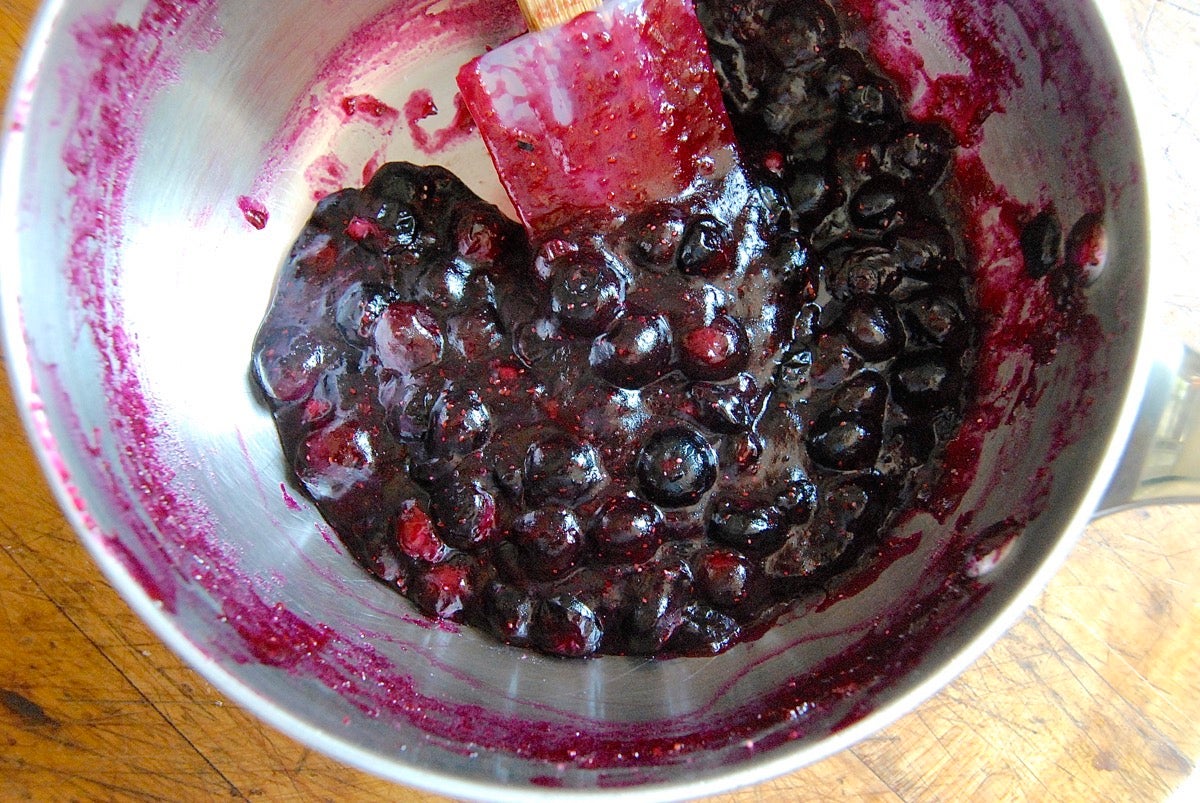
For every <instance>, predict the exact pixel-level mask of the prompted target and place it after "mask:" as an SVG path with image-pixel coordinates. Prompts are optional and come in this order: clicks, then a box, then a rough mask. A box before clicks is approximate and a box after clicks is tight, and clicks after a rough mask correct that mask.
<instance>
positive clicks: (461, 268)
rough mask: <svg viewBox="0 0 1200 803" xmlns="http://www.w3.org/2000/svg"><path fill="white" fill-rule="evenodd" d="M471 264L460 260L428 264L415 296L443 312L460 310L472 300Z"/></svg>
mask: <svg viewBox="0 0 1200 803" xmlns="http://www.w3.org/2000/svg"><path fill="white" fill-rule="evenodd" d="M471 270H472V268H471V265H470V264H468V263H467V262H462V261H459V260H439V261H437V262H435V263H434V264H432V265H430V266H428V268H426V269H425V271H424V272H423V273H422V274H421V275H420V277H419V278H418V279H417V282H416V286H415V288H414V296H415V297H416V299H417V300H418V301H420V302H421V303H422V304H424V305H425V306H427V307H429V308H431V309H434V310H438V311H439V312H442V313H443V314H445V313H449V312H452V311H454V310H458V309H461V308H463V307H464V306H466V305H467V304H468V303H469V302H470V298H469V296H470V294H471V291H472V289H473V288H474V283H473V282H472V281H471V279H472V277H471Z"/></svg>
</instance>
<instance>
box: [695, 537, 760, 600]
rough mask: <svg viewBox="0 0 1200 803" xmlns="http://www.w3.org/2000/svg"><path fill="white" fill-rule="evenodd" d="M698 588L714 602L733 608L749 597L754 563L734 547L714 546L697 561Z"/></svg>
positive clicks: (696, 559) (696, 582) (696, 581)
mask: <svg viewBox="0 0 1200 803" xmlns="http://www.w3.org/2000/svg"><path fill="white" fill-rule="evenodd" d="M692 566H693V569H692V571H693V573H694V575H695V585H696V590H697V591H699V592H700V593H701V594H703V595H704V597H705V598H706V599H708V600H709V601H710V602H712V603H713V604H714V605H718V606H720V607H723V608H732V607H735V606H737V605H741V604H742V603H743V602H745V601H746V596H747V594H748V593H749V590H750V578H751V574H752V573H753V571H754V569H753V564H752V563H751V562H750V560H749V559H748V558H747V557H746V556H745V555H743V554H742V553H741V552H738V551H737V550H734V549H726V548H723V547H712V548H711V549H706V550H705V551H704V552H701V553H700V554H699V555H698V556H697V557H696V558H695V560H694V561H693V563H692Z"/></svg>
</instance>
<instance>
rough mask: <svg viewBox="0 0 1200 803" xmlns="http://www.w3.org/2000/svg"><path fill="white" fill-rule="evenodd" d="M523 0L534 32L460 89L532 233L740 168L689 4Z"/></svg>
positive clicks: (479, 68) (470, 73) (472, 73)
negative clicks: (734, 167) (596, 5)
mask: <svg viewBox="0 0 1200 803" xmlns="http://www.w3.org/2000/svg"><path fill="white" fill-rule="evenodd" d="M519 2H520V4H521V7H522V10H523V11H524V12H525V15H526V19H527V21H528V22H529V27H530V31H531V33H528V34H526V35H524V36H521V37H518V38H517V39H514V40H512V41H511V42H509V43H507V44H505V45H503V46H501V47H499V48H497V49H495V50H493V51H491V52H489V53H486V54H485V55H483V56H481V57H479V58H477V59H475V60H474V61H471V62H470V63H468V64H466V65H465V66H464V67H463V68H462V70H461V71H460V72H459V75H458V85H459V88H460V90H461V91H462V95H463V99H464V101H465V102H466V104H467V108H468V109H469V110H470V112H471V114H472V116H473V117H474V119H475V123H476V125H477V126H478V128H479V131H480V133H481V134H482V135H483V139H484V142H485V143H486V144H487V147H488V151H489V152H490V154H491V157H492V161H493V162H494V163H495V165H496V169H497V171H498V172H499V175H500V179H501V181H502V182H503V184H504V187H505V189H506V190H507V192H508V195H509V198H510V199H511V200H512V202H513V205H514V206H515V207H516V209H517V211H518V213H519V214H520V216H521V219H522V220H523V221H524V223H525V226H526V227H527V228H528V229H529V231H530V233H531V234H533V235H535V236H537V235H539V234H545V233H546V232H547V231H548V230H549V229H551V228H553V227H554V226H556V225H558V224H560V223H562V222H564V221H567V220H570V219H572V218H575V217H578V216H579V215H581V214H584V213H598V214H601V215H606V216H610V217H611V216H615V215H620V214H625V213H628V212H631V211H633V210H635V209H637V208H640V207H642V206H644V205H645V204H647V203H648V202H651V201H657V200H666V199H672V198H677V197H680V196H684V195H686V194H687V193H688V192H689V190H691V189H693V188H695V187H696V186H697V184H698V182H704V181H718V180H720V179H721V178H722V177H724V175H725V174H726V173H728V172H729V170H730V169H731V168H732V167H733V166H734V165H735V164H736V163H737V153H736V146H735V144H734V139H733V132H732V128H731V125H730V122H729V117H728V115H727V114H726V112H725V107H724V104H723V102H722V100H721V90H720V87H719V86H718V84H717V80H716V76H715V74H714V72H713V67H712V62H711V60H710V58H709V55H708V46H707V43H706V41H705V38H704V32H703V30H702V29H701V27H700V23H699V22H698V21H697V19H696V15H695V11H694V10H693V8H692V3H691V0H608V2H605V3H603V4H602V5H600V6H598V7H597V8H595V10H585V11H583V13H579V12H580V11H581V10H582V9H586V8H589V7H590V6H592V5H594V0H519ZM576 14H578V16H576Z"/></svg>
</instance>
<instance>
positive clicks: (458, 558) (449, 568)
mask: <svg viewBox="0 0 1200 803" xmlns="http://www.w3.org/2000/svg"><path fill="white" fill-rule="evenodd" d="M474 569H475V564H474V563H473V562H472V561H471V560H470V558H468V557H467V556H466V555H463V554H458V555H454V556H452V557H451V558H450V559H449V560H447V561H446V562H445V563H437V564H434V565H432V566H428V567H425V568H423V569H420V570H418V571H417V572H416V573H415V575H414V576H413V577H412V578H411V579H410V580H409V585H408V587H409V593H410V594H411V595H412V600H413V602H415V603H416V604H417V607H418V608H420V609H421V610H422V611H424V612H425V613H427V614H429V615H430V616H436V617H437V618H439V619H450V620H452V621H455V622H461V621H462V620H463V619H464V618H465V617H466V614H467V608H468V607H469V606H470V605H471V603H472V601H473V600H474V599H475V595H476V591H477V589H476V588H475V571H474Z"/></svg>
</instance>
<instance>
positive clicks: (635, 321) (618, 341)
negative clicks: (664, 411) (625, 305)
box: [589, 312, 671, 390]
mask: <svg viewBox="0 0 1200 803" xmlns="http://www.w3.org/2000/svg"><path fill="white" fill-rule="evenodd" d="M589 362H590V364H591V366H592V370H593V371H595V372H596V374H597V375H598V376H599V377H600V378H601V379H604V380H605V381H607V382H609V383H611V384H613V385H616V386H617V387H619V388H630V389H633V390H636V389H637V388H641V387H644V386H646V385H648V384H650V383H651V382H653V381H654V380H656V379H658V378H659V377H661V376H663V375H664V374H665V373H667V372H668V371H669V370H670V369H671V326H670V324H669V323H668V322H667V319H666V318H665V317H664V316H662V315H649V314H646V313H642V312H629V313H627V314H626V315H625V316H624V317H622V318H621V319H620V320H619V321H617V323H616V325H615V326H614V327H613V328H612V330H611V331H609V332H608V333H606V334H603V335H601V336H600V337H598V338H596V340H595V341H594V342H593V343H592V351H591V354H590V356H589Z"/></svg>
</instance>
